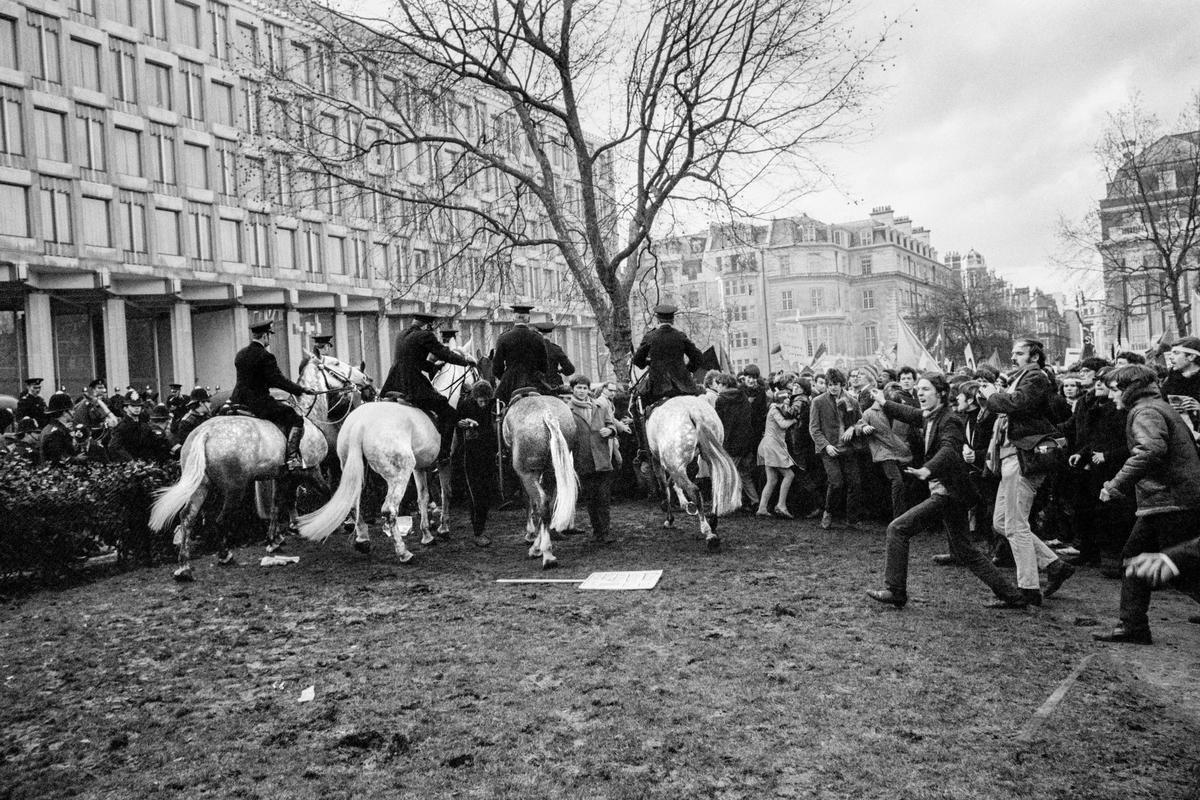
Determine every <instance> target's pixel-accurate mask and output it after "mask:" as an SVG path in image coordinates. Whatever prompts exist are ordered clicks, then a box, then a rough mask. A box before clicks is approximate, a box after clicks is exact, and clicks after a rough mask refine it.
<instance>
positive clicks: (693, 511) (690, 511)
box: [684, 500, 700, 517]
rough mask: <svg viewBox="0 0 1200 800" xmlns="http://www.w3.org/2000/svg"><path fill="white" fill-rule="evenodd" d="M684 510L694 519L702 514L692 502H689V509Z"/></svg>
mask: <svg viewBox="0 0 1200 800" xmlns="http://www.w3.org/2000/svg"><path fill="white" fill-rule="evenodd" d="M684 510H685V511H687V513H688V516H689V517H694V516H696V515H697V514H699V513H700V509H698V508H696V504H695V503H693V502H691V501H690V500H689V501H688V504H687V508H686V509H684Z"/></svg>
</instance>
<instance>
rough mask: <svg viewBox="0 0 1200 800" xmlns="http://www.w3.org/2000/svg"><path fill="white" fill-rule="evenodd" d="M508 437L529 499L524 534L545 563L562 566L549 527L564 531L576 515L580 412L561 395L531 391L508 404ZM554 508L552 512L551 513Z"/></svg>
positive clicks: (534, 553)
mask: <svg viewBox="0 0 1200 800" xmlns="http://www.w3.org/2000/svg"><path fill="white" fill-rule="evenodd" d="M503 428H504V443H505V444H506V445H508V446H509V447H510V448H512V466H513V470H514V471H515V472H516V473H517V476H518V477H519V478H520V479H521V486H522V487H524V489H525V497H526V498H527V500H528V504H529V506H528V515H527V517H526V522H525V538H526V541H529V542H531V545H530V547H529V557H530V558H536V557H538V556H541V557H542V569H550V568H551V567H556V566H558V560H557V559H556V558H555V557H554V551H553V542H552V541H551V538H550V531H551V530H552V529H553V530H556V531H564V530H567V529H568V528H570V527H571V522H572V520H573V519H574V517H575V500H576V498H577V497H578V494H579V477H578V476H577V475H576V474H575V463H574V459H573V458H572V456H571V448H572V447H573V445H574V442H575V415H574V414H572V413H571V409H569V408H568V407H567V404H566V403H564V402H563V401H562V400H559V399H558V398H557V397H548V396H545V395H538V394H535V395H527V396H525V397H522V398H520V399H518V400H515V401H513V403H512V404H511V405H510V406H509V407H508V411H507V412H506V413H505V416H504V426H503ZM552 512H553V513H552Z"/></svg>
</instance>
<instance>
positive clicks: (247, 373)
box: [229, 342, 304, 426]
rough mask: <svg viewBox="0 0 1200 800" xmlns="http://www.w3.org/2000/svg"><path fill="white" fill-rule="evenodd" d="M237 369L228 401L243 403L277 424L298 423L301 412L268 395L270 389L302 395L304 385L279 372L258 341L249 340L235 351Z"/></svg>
mask: <svg viewBox="0 0 1200 800" xmlns="http://www.w3.org/2000/svg"><path fill="white" fill-rule="evenodd" d="M233 366H234V369H236V370H237V384H236V385H235V386H234V387H233V393H232V394H231V395H230V396H229V402H231V403H235V404H237V405H242V406H245V407H246V408H248V409H250V411H251V412H252V413H253V414H254V415H255V416H256V417H259V418H261V419H266V420H270V421H271V422H274V423H276V424H279V425H286V426H291V425H300V424H302V423H303V420H302V419H301V417H300V415H299V414H298V413H296V410H295V409H293V408H291V407H290V406H286V405H284V404H283V403H281V402H279V401H278V400H276V399H275V398H273V397H271V392H270V390H271V389H282V390H284V391H285V392H289V393H291V394H303V393H304V387H303V386H300V385H299V384H297V383H294V382H292V381H290V380H288V379H287V376H285V375H284V374H283V373H282V372H280V371H279V362H277V361H276V360H275V355H274V354H273V353H272V352H271V351H270V350H268V349H267V348H266V346H265V345H263V344H262V343H261V342H251V343H250V344H249V345H247V346H246V347H243V348H242V349H241V350H239V351H238V354H237V355H236V356H234V359H233Z"/></svg>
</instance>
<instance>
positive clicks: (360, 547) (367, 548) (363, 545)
mask: <svg viewBox="0 0 1200 800" xmlns="http://www.w3.org/2000/svg"><path fill="white" fill-rule="evenodd" d="M354 549H355V550H357V551H358V552H360V553H369V552H371V543H370V542H369V541H365V540H364V541H357V540H355V542H354Z"/></svg>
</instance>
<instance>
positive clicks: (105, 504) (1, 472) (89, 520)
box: [0, 459, 179, 583]
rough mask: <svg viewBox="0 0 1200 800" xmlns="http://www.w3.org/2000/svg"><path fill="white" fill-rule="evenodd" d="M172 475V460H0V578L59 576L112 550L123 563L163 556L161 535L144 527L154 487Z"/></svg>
mask: <svg viewBox="0 0 1200 800" xmlns="http://www.w3.org/2000/svg"><path fill="white" fill-rule="evenodd" d="M178 477H179V467H178V465H177V464H153V463H149V462H145V461H131V462H127V463H122V464H66V465H62V466H41V467H32V466H30V465H29V463H28V462H26V461H24V460H21V459H7V460H5V461H4V462H3V463H0V508H3V509H4V510H5V511H4V513H3V514H0V578H4V579H11V578H14V577H17V576H24V577H31V578H33V579H34V580H36V581H39V582H44V583H54V582H60V581H62V580H64V579H66V578H68V577H70V576H71V575H73V574H74V573H76V572H77V571H78V568H79V566H80V565H81V564H83V563H85V562H86V560H87V559H88V558H89V557H91V556H95V555H99V554H101V553H104V552H109V551H115V552H116V553H117V560H118V562H119V563H120V564H121V565H122V566H125V567H129V566H133V565H136V564H146V563H154V562H156V561H158V560H161V559H162V558H164V557H165V556H169V555H170V554H171V553H172V551H173V548H172V547H171V541H170V536H169V535H159V534H152V533H151V532H150V530H149V529H148V527H147V524H146V523H147V520H148V519H149V515H150V504H151V503H152V502H153V495H154V491H155V490H156V489H158V488H160V487H162V486H166V485H167V484H170V483H173V482H174V481H176V480H177V479H178Z"/></svg>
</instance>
